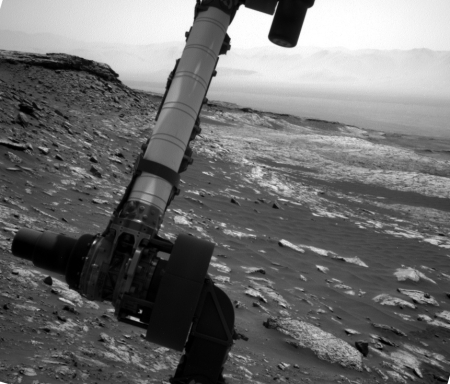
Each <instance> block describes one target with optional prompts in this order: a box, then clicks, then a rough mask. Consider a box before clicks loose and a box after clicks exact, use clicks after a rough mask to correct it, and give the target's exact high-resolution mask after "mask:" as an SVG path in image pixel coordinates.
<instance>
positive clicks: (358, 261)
mask: <svg viewBox="0 0 450 384" xmlns="http://www.w3.org/2000/svg"><path fill="white" fill-rule="evenodd" d="M334 259H338V260H342V261H345V262H346V263H350V264H356V265H359V266H360V267H364V268H369V266H368V265H367V264H366V263H365V262H364V261H362V260H361V259H360V258H359V257H358V256H354V257H341V256H337V257H334Z"/></svg>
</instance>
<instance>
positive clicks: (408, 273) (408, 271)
mask: <svg viewBox="0 0 450 384" xmlns="http://www.w3.org/2000/svg"><path fill="white" fill-rule="evenodd" d="M394 276H395V277H396V278H397V280H398V281H405V280H412V281H420V280H426V281H428V282H430V283H433V284H436V282H435V281H434V280H432V279H430V278H429V277H428V276H426V275H425V274H424V273H422V272H420V271H418V270H417V269H414V268H398V269H397V271H396V272H395V273H394Z"/></svg>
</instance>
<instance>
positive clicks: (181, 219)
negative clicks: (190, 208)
mask: <svg viewBox="0 0 450 384" xmlns="http://www.w3.org/2000/svg"><path fill="white" fill-rule="evenodd" d="M173 221H174V223H175V224H178V225H191V222H190V221H189V220H188V219H187V218H186V217H184V216H180V215H177V216H174V218H173Z"/></svg>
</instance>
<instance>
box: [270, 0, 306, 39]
mask: <svg viewBox="0 0 450 384" xmlns="http://www.w3.org/2000/svg"><path fill="white" fill-rule="evenodd" d="M313 5H314V0H280V1H279V2H278V7H277V10H276V11H275V16H274V18H273V21H272V27H271V28H270V32H269V40H270V41H271V42H272V43H274V44H276V45H279V46H281V47H285V48H292V47H295V46H296V45H297V42H298V37H299V36H300V31H301V30H302V26H303V22H304V20H305V16H306V11H307V10H308V8H311V7H312V6H313Z"/></svg>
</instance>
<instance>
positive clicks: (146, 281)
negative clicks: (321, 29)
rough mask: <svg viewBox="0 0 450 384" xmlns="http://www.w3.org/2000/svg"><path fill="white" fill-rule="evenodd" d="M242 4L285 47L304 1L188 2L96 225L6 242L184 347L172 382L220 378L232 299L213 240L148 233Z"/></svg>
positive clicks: (174, 183)
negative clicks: (176, 43) (162, 85)
mask: <svg viewBox="0 0 450 384" xmlns="http://www.w3.org/2000/svg"><path fill="white" fill-rule="evenodd" d="M242 4H245V6H246V7H248V8H251V9H254V10H257V11H260V12H264V13H268V14H274V13H275V16H274V20H273V23H272V28H271V30H270V33H269V39H270V40H271V41H272V42H273V43H275V44H277V45H280V46H283V47H294V46H295V45H296V44H297V40H298V36H299V33H300V29H301V27H302V24H303V20H304V17H305V15H306V10H307V9H308V8H309V7H311V6H312V5H313V4H314V0H245V1H244V0H202V1H197V5H196V8H195V18H194V24H193V26H192V28H191V30H190V31H189V32H188V33H187V34H186V36H187V42H186V46H185V48H184V51H183V54H182V56H181V58H180V59H179V60H177V62H176V65H175V68H174V70H173V71H172V73H171V74H170V76H169V79H168V82H167V87H166V93H165V95H164V97H163V100H162V102H161V105H160V108H159V111H158V114H157V117H156V125H155V128H154V131H153V135H152V137H151V138H150V139H149V140H148V141H147V144H146V145H145V146H144V147H143V148H142V153H141V154H140V156H139V157H138V159H137V161H136V164H135V170H134V174H133V178H132V180H131V182H130V184H129V185H128V188H127V189H126V192H125V194H124V196H123V198H122V200H121V202H120V204H119V205H118V206H117V208H116V209H115V211H114V213H113V215H112V217H111V219H110V222H109V224H108V226H107V228H106V229H105V231H104V232H103V233H102V234H98V235H83V236H81V237H80V238H79V239H77V240H75V239H72V238H69V237H66V236H64V235H61V234H55V233H52V232H38V231H34V230H31V229H26V228H24V229H21V230H20V231H19V232H18V233H17V235H16V236H15V237H14V241H13V244H12V252H13V254H14V255H16V256H18V257H22V258H25V259H28V260H32V261H33V263H34V264H35V265H36V266H38V267H41V268H45V269H48V270H53V271H55V272H59V273H64V274H65V276H66V280H67V282H68V284H69V286H70V287H71V288H73V289H75V290H77V291H79V292H80V293H81V294H83V295H84V296H86V297H87V298H88V299H91V300H108V301H111V302H112V304H113V305H114V308H115V314H116V316H117V317H118V319H119V320H120V321H123V322H127V323H130V324H133V325H135V326H137V327H141V328H144V329H146V331H147V332H146V338H147V339H148V340H149V341H151V342H154V343H157V344H160V345H162V346H165V347H168V348H172V349H175V350H178V351H184V354H183V357H182V359H181V361H180V363H179V365H178V368H177V370H176V372H175V375H174V377H173V378H172V382H180V383H188V382H191V381H192V380H194V381H195V382H197V383H202V384H203V383H204V384H207V383H208V384H209V383H211V384H212V383H218V382H222V380H223V379H222V371H223V366H224V364H225V361H226V359H227V356H228V352H229V350H230V348H231V346H232V343H233V332H234V310H233V305H232V303H231V301H230V299H229V298H228V296H227V295H226V294H225V293H224V292H223V291H222V290H221V289H219V288H218V287H216V286H215V285H214V284H213V283H212V281H211V279H210V278H209V276H208V274H207V269H208V266H209V262H210V259H211V256H212V253H213V249H214V245H213V244H212V243H210V242H207V241H204V240H200V239H196V238H194V237H191V236H187V235H184V234H181V235H179V236H178V237H177V239H176V240H175V242H174V243H172V242H170V241H167V240H164V239H163V238H161V237H159V236H158V231H159V228H160V226H161V223H162V221H163V217H164V213H165V211H166V209H167V207H168V205H169V204H170V202H171V200H172V199H173V198H174V197H175V196H176V195H177V194H178V193H179V189H178V184H179V180H180V173H181V172H183V171H185V170H186V168H187V166H188V165H189V164H191V163H192V159H191V155H192V150H191V149H190V146H189V143H190V142H191V141H192V140H194V139H195V137H196V135H197V134H198V133H200V131H201V130H200V126H199V121H200V120H199V114H200V110H201V108H202V105H203V103H204V102H205V100H206V99H205V96H206V93H207V91H208V88H209V84H210V82H211V78H212V77H213V76H215V73H216V72H215V68H216V65H217V62H218V57H219V55H220V54H225V53H226V52H227V51H228V50H229V48H230V38H229V37H228V35H227V29H228V26H229V25H230V23H231V21H232V20H233V17H234V16H235V13H236V11H237V10H238V8H239V6H240V5H242ZM275 8H276V11H275ZM163 254H166V255H169V257H168V260H167V257H163Z"/></svg>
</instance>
